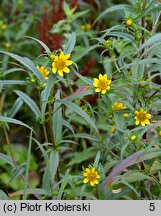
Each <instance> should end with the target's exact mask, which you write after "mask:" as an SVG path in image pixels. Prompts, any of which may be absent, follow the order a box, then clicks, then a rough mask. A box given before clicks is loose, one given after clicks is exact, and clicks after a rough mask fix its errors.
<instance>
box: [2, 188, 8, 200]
mask: <svg viewBox="0 0 161 216" xmlns="http://www.w3.org/2000/svg"><path fill="white" fill-rule="evenodd" d="M0 200H8V196H7V195H6V194H5V192H3V190H0Z"/></svg>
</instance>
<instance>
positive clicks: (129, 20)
mask: <svg viewBox="0 0 161 216" xmlns="http://www.w3.org/2000/svg"><path fill="white" fill-rule="evenodd" d="M125 23H126V26H128V27H130V26H132V24H133V21H132V20H131V19H127V20H126V22H125Z"/></svg>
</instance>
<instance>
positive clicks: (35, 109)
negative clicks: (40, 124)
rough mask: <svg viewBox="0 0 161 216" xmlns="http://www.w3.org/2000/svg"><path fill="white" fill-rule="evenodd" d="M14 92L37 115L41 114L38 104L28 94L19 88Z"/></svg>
mask: <svg viewBox="0 0 161 216" xmlns="http://www.w3.org/2000/svg"><path fill="white" fill-rule="evenodd" d="M14 92H15V93H16V94H17V95H18V96H19V97H20V98H21V99H22V100H23V101H24V102H25V103H26V104H27V105H28V106H29V107H30V109H31V110H32V111H33V113H34V114H35V115H36V117H38V116H40V114H41V113H40V110H39V108H38V106H37V105H36V103H35V102H34V101H33V100H32V99H31V98H30V97H29V96H28V95H27V94H25V93H23V92H22V91H19V90H15V91H14Z"/></svg>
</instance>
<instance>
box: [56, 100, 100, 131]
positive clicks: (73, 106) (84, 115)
mask: <svg viewBox="0 0 161 216" xmlns="http://www.w3.org/2000/svg"><path fill="white" fill-rule="evenodd" d="M60 102H61V103H62V104H64V105H66V106H67V107H69V108H70V109H71V110H73V111H74V112H76V113H77V114H78V115H80V116H81V117H82V118H83V119H85V120H86V121H87V122H88V123H89V124H90V126H91V127H92V128H93V129H94V130H95V131H96V133H97V134H99V131H98V129H97V127H96V125H95V123H94V122H93V120H92V119H91V118H90V117H89V115H87V113H86V112H84V111H83V110H82V109H81V108H80V107H79V106H77V105H76V104H74V103H72V102H71V101H66V100H60Z"/></svg>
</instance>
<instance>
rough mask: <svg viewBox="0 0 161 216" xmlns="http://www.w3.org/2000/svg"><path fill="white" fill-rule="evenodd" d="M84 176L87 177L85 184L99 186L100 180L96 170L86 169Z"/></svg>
mask: <svg viewBox="0 0 161 216" xmlns="http://www.w3.org/2000/svg"><path fill="white" fill-rule="evenodd" d="M83 176H84V177H85V178H84V184H87V183H88V182H89V183H90V185H91V186H94V185H95V184H98V179H99V178H100V175H98V172H97V171H96V170H95V168H86V172H85V173H83Z"/></svg>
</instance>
